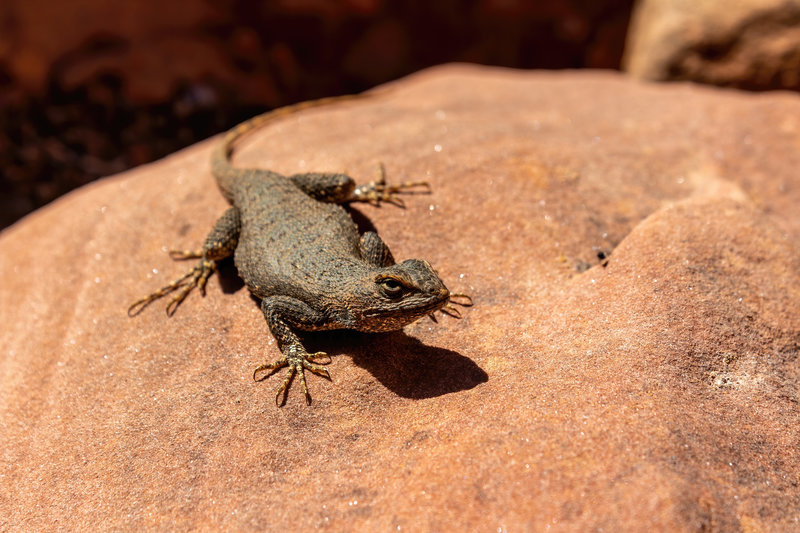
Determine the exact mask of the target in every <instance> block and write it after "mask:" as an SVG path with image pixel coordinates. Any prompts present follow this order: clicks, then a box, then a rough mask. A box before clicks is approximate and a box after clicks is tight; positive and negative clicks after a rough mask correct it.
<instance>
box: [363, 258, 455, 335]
mask: <svg viewBox="0 0 800 533" xmlns="http://www.w3.org/2000/svg"><path fill="white" fill-rule="evenodd" d="M356 294H357V296H356V297H357V300H358V301H357V303H356V306H355V309H354V312H355V314H356V315H357V325H356V327H355V328H354V329H358V330H360V331H370V332H378V331H395V330H398V329H402V328H403V326H406V325H408V324H410V323H411V322H414V321H415V320H417V319H419V318H422V317H424V316H426V315H430V314H431V313H433V312H435V311H438V310H439V309H441V308H442V307H444V306H445V304H447V302H448V300H449V299H450V291H448V290H447V287H445V286H444V283H442V280H441V279H439V276H437V275H436V272H435V271H434V270H433V268H432V267H431V265H430V264H429V263H428V262H427V261H422V260H420V259H408V260H406V261H403V262H402V263H398V264H395V265H391V266H388V267H384V268H380V269H377V270H373V271H371V272H370V274H369V276H368V277H367V278H366V279H365V280H362V284H361V286H360V287H359V290H357V291H356Z"/></svg>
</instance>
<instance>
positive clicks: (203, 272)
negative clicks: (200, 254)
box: [128, 252, 217, 316]
mask: <svg viewBox="0 0 800 533" xmlns="http://www.w3.org/2000/svg"><path fill="white" fill-rule="evenodd" d="M181 253H189V252H181ZM175 258H176V257H173V259H175ZM187 258H188V257H187ZM216 267H217V265H216V262H214V261H211V260H208V259H203V260H202V261H200V263H198V264H197V266H195V267H194V268H193V269H191V270H190V271H189V272H187V273H186V274H184V275H183V276H181V277H179V278H178V279H176V280H173V281H171V282H170V283H169V284H168V285H165V286H163V287H161V288H160V289H158V290H157V291H156V292H154V293H152V294H150V295H148V296H145V297H144V298H141V299H139V300H136V301H135V302H133V303H132V304H131V306H130V307H128V316H136V315H138V314H139V313H141V312H142V310H143V309H144V308H145V307H147V306H148V305H150V304H151V303H153V302H155V301H156V300H158V299H159V298H163V297H164V296H166V295H168V294H170V293H173V292H174V293H175V295H174V296H173V297H172V298H170V300H169V302H167V316H172V315H174V314H175V311H176V310H177V309H178V306H180V304H181V303H182V302H183V301H184V300H185V299H186V297H187V296H189V293H190V292H192V289H194V288H195V287H197V288H198V289H199V290H200V294H202V295H203V296H205V295H206V283H208V278H209V277H211V274H213V273H214V271H215V270H216Z"/></svg>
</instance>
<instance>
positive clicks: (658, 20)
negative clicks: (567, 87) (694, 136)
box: [624, 0, 800, 90]
mask: <svg viewBox="0 0 800 533" xmlns="http://www.w3.org/2000/svg"><path fill="white" fill-rule="evenodd" d="M624 63H625V65H626V67H625V68H626V70H628V71H629V72H630V73H631V74H633V75H635V76H637V77H640V78H645V79H651V80H692V81H697V82H703V83H711V84H715V85H725V86H733V87H740V88H746V89H760V90H764V89H792V90H800V2H798V1H797V0H789V1H785V2H784V1H781V0H733V1H727V2H716V1H713V0H701V1H693V2H684V1H681V0H641V1H640V2H639V3H638V5H637V7H636V9H635V10H634V14H633V17H632V21H631V27H630V31H629V35H628V42H627V46H626V50H625V59H624Z"/></svg>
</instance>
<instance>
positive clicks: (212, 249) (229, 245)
mask: <svg viewBox="0 0 800 533" xmlns="http://www.w3.org/2000/svg"><path fill="white" fill-rule="evenodd" d="M240 230H241V221H240V218H239V210H238V209H236V208H235V207H231V208H230V209H228V210H227V211H225V213H224V214H223V215H222V216H221V217H220V219H219V220H217V223H216V224H215V225H214V229H212V230H211V233H209V234H208V237H206V242H205V244H204V245H203V248H202V249H201V250H196V251H177V250H172V251H170V253H169V256H170V257H171V258H172V259H195V258H199V259H200V261H199V262H198V263H197V265H196V266H195V267H194V268H192V269H191V270H190V271H189V272H187V273H186V274H184V275H183V276H181V277H180V278H178V279H175V280H173V281H171V282H170V283H169V284H168V285H165V286H164V287H161V288H160V289H159V290H157V291H155V292H154V293H152V294H150V295H148V296H145V297H144V298H141V299H139V300H137V301H135V302H134V303H133V304H131V306H130V307H129V308H128V315H129V316H136V315H138V314H139V313H140V312H141V311H142V310H143V309H144V308H145V307H147V306H148V305H150V304H151V303H153V302H154V301H156V300H158V299H159V298H162V297H164V296H166V295H168V294H170V293H172V292H175V293H176V294H175V295H174V296H173V297H172V298H171V299H170V301H169V303H167V315H169V316H172V315H173V314H174V313H175V310H176V309H177V308H178V306H179V305H180V304H181V302H183V301H184V300H185V299H186V297H187V296H188V295H189V293H190V292H191V291H192V289H194V288H195V287H198V288H199V289H200V292H201V293H202V294H203V296H205V293H206V282H207V281H208V278H209V277H211V274H213V273H214V271H215V270H216V269H217V262H218V261H221V260H223V259H225V258H226V257H230V256H231V255H233V252H234V250H236V245H237V244H238V243H239V231H240Z"/></svg>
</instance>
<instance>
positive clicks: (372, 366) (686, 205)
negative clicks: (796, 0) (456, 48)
mask: <svg viewBox="0 0 800 533" xmlns="http://www.w3.org/2000/svg"><path fill="white" fill-rule="evenodd" d="M798 117H800V100H799V99H798V98H797V97H796V96H793V95H788V94H775V95H767V96H751V95H744V94H739V93H736V92H731V91H722V90H712V89H704V88H698V87H692V86H685V85H671V86H668V87H664V86H655V85H648V84H645V83H641V82H635V81H631V80H629V79H626V78H624V77H622V76H620V75H617V74H613V73H597V72H584V73H567V72H565V73H521V72H513V71H504V70H494V69H486V68H477V67H466V66H448V67H442V68H438V69H434V70H430V71H426V72H423V73H421V74H418V75H416V76H413V77H411V78H408V79H405V80H402V81H400V82H398V83H396V84H395V85H394V86H393V87H391V88H390V90H389V91H388V92H385V93H383V94H382V95H381V96H380V97H378V98H376V99H374V100H371V101H360V102H351V103H347V104H341V105H338V106H335V107H333V108H328V109H319V110H314V111H310V112H307V113H304V114H302V115H300V116H295V117H291V118H288V119H286V120H284V121H282V122H281V123H278V124H275V125H274V126H272V127H270V128H269V129H267V130H263V131H261V132H259V133H257V134H255V135H253V136H252V137H251V138H249V139H248V141H247V142H245V143H244V144H243V146H242V149H241V150H240V151H239V152H238V156H237V162H238V163H239V164H240V165H257V166H262V167H269V168H274V169H276V170H279V171H283V172H286V173H290V172H298V171H303V170H308V169H329V170H347V171H349V172H350V173H351V174H353V175H355V176H359V177H362V179H369V178H371V177H373V176H374V175H375V174H376V170H377V164H378V162H379V161H382V162H383V163H384V164H385V165H386V168H387V169H388V172H389V173H390V176H391V177H392V178H393V179H394V180H405V179H412V178H414V179H417V178H425V179H427V180H429V181H430V182H431V184H432V186H433V190H434V193H433V194H432V195H431V196H419V197H413V198H409V199H408V201H407V204H408V207H407V209H405V210H401V209H398V208H396V207H393V206H384V207H381V208H374V207H371V206H359V207H358V208H357V211H358V212H359V213H361V214H363V215H364V216H363V217H361V221H362V223H366V221H365V220H364V218H366V219H368V220H369V221H370V222H371V223H372V224H374V225H375V226H376V227H377V228H378V230H379V231H380V232H381V234H382V235H383V237H384V239H385V240H386V241H387V242H388V243H389V244H390V245H391V246H392V249H393V251H394V254H395V257H397V258H398V259H402V258H408V257H423V258H426V259H429V260H430V261H431V263H432V264H433V265H434V266H435V267H436V268H437V269H438V270H439V273H440V274H441V276H442V277H443V278H444V279H445V280H447V282H448V285H449V286H450V288H451V289H452V290H455V291H464V292H468V293H471V294H472V296H473V297H474V299H475V303H476V305H475V307H473V308H472V309H469V310H467V311H466V312H465V317H464V319H463V320H460V321H458V320H454V319H450V318H447V317H442V318H441V319H440V320H439V324H438V325H437V324H433V323H432V322H430V321H425V322H420V323H417V324H415V325H413V326H411V327H409V328H407V329H406V330H405V332H403V333H395V334H387V335H366V334H363V335H362V334H352V333H346V332H345V333H326V334H319V335H315V336H313V337H311V339H310V343H309V344H310V348H311V349H314V350H322V349H324V350H326V351H328V352H329V353H331V354H332V355H333V356H334V357H333V363H332V365H331V371H332V374H333V379H334V382H333V383H329V382H327V381H325V380H323V379H318V378H315V377H311V378H310V386H311V388H312V392H313V394H314V400H315V402H314V404H313V405H312V406H311V407H307V406H306V405H305V402H304V401H303V398H302V395H301V394H300V392H299V390H292V393H291V394H290V396H289V401H288V404H287V406H286V407H284V408H282V409H278V408H276V407H275V405H274V403H273V395H274V390H275V388H276V387H277V386H278V381H279V379H280V378H277V377H276V378H273V379H272V380H271V381H269V382H267V383H254V382H253V381H252V379H251V373H252V370H253V368H254V367H255V366H256V365H258V364H259V363H261V362H262V361H264V360H265V359H267V358H273V357H274V356H275V355H276V353H277V352H276V348H275V345H274V342H273V341H272V339H271V338H270V335H269V333H268V331H267V328H266V324H265V323H264V320H263V318H262V316H261V313H260V311H259V309H258V306H257V305H256V304H255V303H254V302H253V300H252V299H251V298H250V297H249V296H248V293H247V291H246V290H245V289H243V288H242V286H241V284H240V283H237V282H236V277H235V275H234V272H233V269H232V268H227V269H225V270H224V271H223V275H222V277H221V278H217V277H214V278H212V280H211V282H210V283H209V289H208V295H207V296H206V297H205V298H204V299H203V298H200V297H199V295H196V294H193V295H192V296H191V297H190V298H189V299H188V301H187V302H186V303H185V304H184V305H183V306H182V307H181V308H180V309H179V311H178V313H177V314H176V316H175V317H173V318H172V319H167V318H166V317H165V315H164V312H163V308H161V307H160V306H152V307H150V308H149V309H148V310H147V311H145V312H144V313H142V314H141V315H140V316H138V317H136V318H135V319H130V318H128V317H127V315H126V314H125V309H126V306H127V304H129V303H130V302H131V301H132V300H134V299H135V298H137V297H139V296H140V295H142V294H144V293H146V292H148V291H150V290H151V289H153V288H155V287H158V286H160V285H162V284H163V283H164V282H165V281H167V280H168V279H171V278H172V277H174V276H175V275H177V274H178V273H181V272H183V270H184V268H185V265H182V264H173V263H171V262H170V260H169V259H168V258H167V255H166V254H165V253H164V250H165V249H166V247H171V246H176V247H180V248H190V247H194V246H196V245H198V244H199V243H200V242H201V241H202V239H203V238H204V236H205V234H206V232H207V230H208V229H209V228H210V226H211V225H212V223H213V221H214V220H215V217H216V216H217V215H219V214H220V213H221V212H222V211H223V209H224V208H225V203H224V201H223V199H222V198H221V196H220V195H219V193H218V192H217V190H216V188H215V186H214V184H213V181H212V178H211V176H210V173H209V171H208V168H207V160H208V156H209V150H210V148H211V146H212V143H211V142H207V143H203V144H201V145H198V146H196V147H193V148H191V149H188V150H186V151H184V152H181V153H179V154H176V155H174V156H172V157H170V158H168V159H166V160H163V161H160V162H158V163H155V164H152V165H149V166H145V167H141V168H139V169H137V170H134V171H131V172H128V173H126V174H123V175H119V176H116V177H113V178H110V179H107V180H104V181H102V182H99V183H97V184H94V185H91V186H88V187H86V188H84V189H82V190H80V191H77V192H76V193H74V194H71V195H69V196H67V197H65V198H63V199H61V200H59V201H57V202H56V203H54V204H52V205H50V206H48V207H47V208H45V209H42V210H40V211H38V212H36V213H34V214H33V215H31V216H29V217H28V218H26V219H24V220H22V221H21V222H20V223H18V224H16V225H15V226H12V227H11V228H9V229H8V230H6V231H4V232H3V233H2V234H0V279H2V280H3V282H2V288H1V289H0V323H2V324H3V327H2V329H0V350H1V351H0V433H2V435H3V441H4V444H3V446H2V448H1V449H0V450H1V451H0V483H1V484H2V487H3V490H2V491H0V529H4V530H6V529H19V530H31V529H49V528H56V527H61V528H64V529H67V530H76V529H86V528H90V529H103V530H109V529H127V530H143V529H151V530H152V529H206V530H208V529H217V530H275V531H280V530H287V529H288V530H308V529H311V528H318V529H323V530H345V529H353V528H355V529H360V530H373V531H376V530H379V531H386V530H389V529H392V530H398V529H399V530H403V531H457V530H485V531H488V530H492V531H506V530H508V531H521V530H526V531H532V530H538V531H541V530H545V529H548V528H549V529H550V530H562V531H589V530H600V529H602V530H604V531H632V530H636V531H642V530H653V531H664V530H671V531H695V530H703V531H737V530H740V531H782V530H783V531H790V530H796V528H797V527H798V521H800V488H799V487H798V483H800V455H798V453H797V450H798V449H800V405H798V400H799V399H800V396H799V391H798V380H800V361H798V350H799V349H800V310H799V309H798V304H797V302H798V301H799V300H800V247H798V242H800V215H798V211H797V207H796V206H797V205H798V204H799V203H800V175H798V173H797V168H798V167H800V150H798V147H800V119H799V118H798ZM609 254H610V255H609ZM600 256H608V257H607V259H608V262H607V263H605V260H602V259H600V258H599V257H600ZM604 264H605V266H603V265H604ZM154 269H157V270H154Z"/></svg>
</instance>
